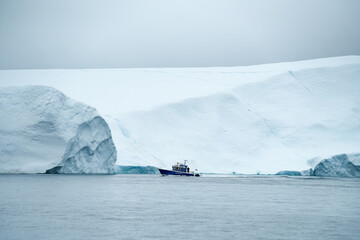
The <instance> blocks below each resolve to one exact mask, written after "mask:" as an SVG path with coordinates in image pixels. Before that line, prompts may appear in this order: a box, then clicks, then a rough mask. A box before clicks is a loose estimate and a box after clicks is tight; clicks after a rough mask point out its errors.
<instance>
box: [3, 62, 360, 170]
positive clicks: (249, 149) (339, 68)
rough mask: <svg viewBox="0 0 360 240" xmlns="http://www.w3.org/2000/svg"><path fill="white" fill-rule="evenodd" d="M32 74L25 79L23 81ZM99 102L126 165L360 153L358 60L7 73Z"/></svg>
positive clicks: (13, 81)
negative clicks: (184, 67) (185, 67)
mask: <svg viewBox="0 0 360 240" xmlns="http://www.w3.org/2000/svg"><path fill="white" fill-rule="evenodd" d="M25 76H27V78H25ZM24 84H46V85H49V86H53V87H56V88H58V89H60V90H61V91H63V92H65V93H66V94H68V95H69V96H71V97H72V98H75V99H78V100H81V101H83V102H86V103H88V104H91V105H93V106H95V107H96V108H97V109H98V110H99V111H100V113H101V114H102V115H105V118H106V121H107V122H108V124H109V126H110V128H111V130H112V134H113V139H114V143H115V145H116V146H117V148H118V152H117V156H118V161H117V164H118V165H132V166H136V165H142V166H147V165H152V166H158V167H170V166H171V164H173V163H174V162H176V161H181V160H182V159H189V160H190V164H191V166H192V167H193V168H198V169H199V170H201V171H202V172H233V171H236V172H242V173H256V172H258V171H260V172H262V173H276V172H278V171H281V170H283V169H292V170H298V171H300V170H303V169H308V168H309V164H308V160H309V159H312V158H315V157H319V158H326V157H329V156H332V155H336V154H339V153H344V152H345V153H352V152H359V144H358V143H359V142H360V94H359V93H360V57H359V56H348V57H337V58H328V59H317V60H310V61H302V62H292V63H278V64H268V65H258V66H247V67H228V68H187V69H181V68H179V69H94V70H11V71H0V86H8V85H24Z"/></svg>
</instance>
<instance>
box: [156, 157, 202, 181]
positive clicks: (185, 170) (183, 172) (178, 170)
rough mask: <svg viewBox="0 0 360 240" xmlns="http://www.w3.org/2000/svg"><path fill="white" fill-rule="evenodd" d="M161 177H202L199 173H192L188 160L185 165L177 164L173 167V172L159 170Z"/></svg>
mask: <svg viewBox="0 0 360 240" xmlns="http://www.w3.org/2000/svg"><path fill="white" fill-rule="evenodd" d="M159 171H160V173H161V175H163V176H168V175H176V176H189V177H200V174H199V173H195V172H191V171H190V168H189V166H188V164H187V160H184V163H183V164H181V163H177V164H176V165H173V166H172V170H167V169H162V168H159Z"/></svg>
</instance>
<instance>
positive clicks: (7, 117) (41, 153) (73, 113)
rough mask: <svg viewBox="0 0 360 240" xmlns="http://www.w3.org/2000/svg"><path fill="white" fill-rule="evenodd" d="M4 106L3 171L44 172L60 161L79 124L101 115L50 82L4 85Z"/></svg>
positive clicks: (0, 127) (0, 129)
mask: <svg viewBox="0 0 360 240" xmlns="http://www.w3.org/2000/svg"><path fill="white" fill-rule="evenodd" d="M0 109H1V111H0V173H41V172H45V171H46V170H47V169H50V168H52V167H54V166H56V165H58V164H59V163H60V161H61V159H62V157H63V155H64V153H65V149H66V146H67V145H68V142H69V140H70V139H74V136H75V135H76V133H77V130H78V127H79V125H81V124H82V123H84V122H87V121H90V120H92V119H94V118H96V117H97V116H98V115H99V114H98V112H97V111H96V109H95V108H93V107H90V106H88V105H86V104H83V103H80V102H78V101H75V100H72V99H70V98H68V97H66V96H65V95H64V94H63V93H61V92H60V91H58V90H56V89H54V88H52V87H46V86H24V87H5V88H0ZM107 131H110V130H107ZM97 132H98V131H97ZM103 132H105V133H103V134H105V135H108V134H107V132H106V131H103ZM98 135H99V134H98ZM106 138H108V136H107V137H106ZM93 139H94V138H93ZM87 141H88V142H89V141H90V139H89V140H87ZM84 146H90V147H91V145H89V144H86V142H85V144H83V146H82V147H84ZM115 153H116V151H115ZM66 156H67V155H66V154H65V155H64V157H66Z"/></svg>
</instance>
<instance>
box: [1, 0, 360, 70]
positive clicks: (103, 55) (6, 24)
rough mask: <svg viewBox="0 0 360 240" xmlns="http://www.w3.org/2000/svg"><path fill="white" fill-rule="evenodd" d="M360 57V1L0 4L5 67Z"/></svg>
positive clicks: (28, 0)
mask: <svg viewBox="0 0 360 240" xmlns="http://www.w3.org/2000/svg"><path fill="white" fill-rule="evenodd" d="M359 54H360V1H359V0H218V1H211V0H128V1H121V0H0V69H28V68H123V67H204V66H237V65H251V64H261V63H270V62H280V61H294V60H304V59H312V58H321V57H331V56H341V55H359Z"/></svg>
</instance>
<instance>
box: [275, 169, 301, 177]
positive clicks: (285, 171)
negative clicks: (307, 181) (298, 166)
mask: <svg viewBox="0 0 360 240" xmlns="http://www.w3.org/2000/svg"><path fill="white" fill-rule="evenodd" d="M275 175H282V176H302V174H301V173H300V172H298V171H288V170H284V171H280V172H278V173H276V174H275Z"/></svg>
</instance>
